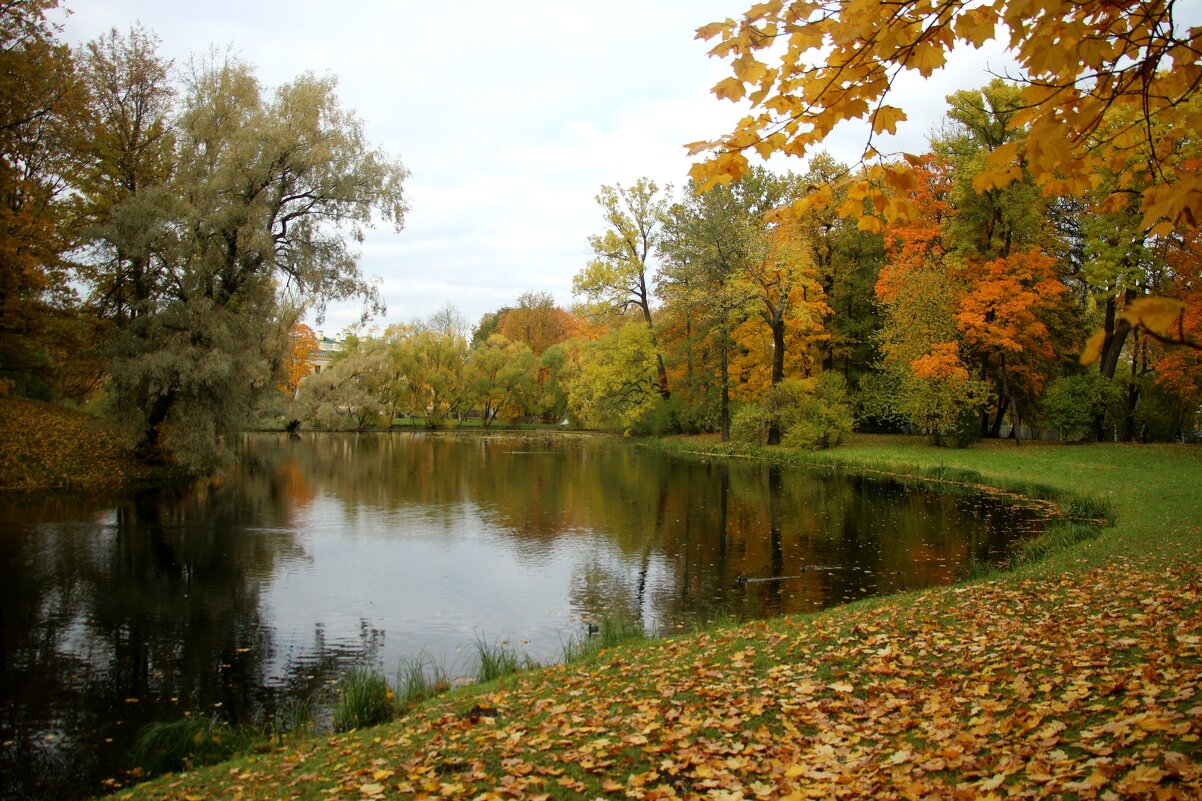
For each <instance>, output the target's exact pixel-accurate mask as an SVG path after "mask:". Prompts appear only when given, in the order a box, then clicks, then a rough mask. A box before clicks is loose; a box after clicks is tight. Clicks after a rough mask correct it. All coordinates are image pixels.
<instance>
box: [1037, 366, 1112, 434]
mask: <svg viewBox="0 0 1202 801" xmlns="http://www.w3.org/2000/svg"><path fill="white" fill-rule="evenodd" d="M1113 392H1114V387H1113V384H1111V382H1109V381H1107V380H1106V379H1105V378H1103V377H1102V376H1101V374H1099V373H1098V372H1097V371H1094V370H1091V371H1089V372H1087V373H1079V374H1077V375H1067V376H1061V377H1060V378H1057V379H1056V380H1054V381H1052V383H1051V384H1049V385H1048V388H1047V392H1045V393H1044V396H1043V416H1044V419H1045V420H1046V421H1047V422H1048V423H1049V424H1050V425H1051V426H1052V427H1054V428H1055V429H1056V431H1057V433H1058V434H1059V435H1060V438H1061V439H1065V440H1068V441H1070V442H1076V441H1078V440H1082V439H1085V438H1086V437H1087V436H1089V434H1090V433H1091V431H1092V430H1093V427H1094V424H1095V422H1096V421H1097V419H1098V418H1099V417H1100V416H1101V415H1103V414H1104V412H1105V410H1106V407H1107V406H1108V405H1109V404H1110V403H1111V399H1112V396H1113Z"/></svg>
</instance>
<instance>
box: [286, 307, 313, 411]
mask: <svg viewBox="0 0 1202 801" xmlns="http://www.w3.org/2000/svg"><path fill="white" fill-rule="evenodd" d="M319 349H320V348H319V346H318V344H317V336H316V335H315V334H314V333H313V329H312V328H310V327H309V326H307V325H305V324H304V323H297V324H296V325H294V326H293V327H292V330H291V331H289V332H288V354H287V356H286V357H285V360H284V364H283V369H282V371H281V372H282V374H283V378H282V380H281V381H280V383H279V384H278V388H279V390H280V392H283V393H285V394H287V395H295V394H296V391H297V390H298V389H299V388H300V385H301V381H303V380H305V379H306V378H307V377H309V376H310V375H312V374H313V357H314V356H315V355H317V352H318V350H319Z"/></svg>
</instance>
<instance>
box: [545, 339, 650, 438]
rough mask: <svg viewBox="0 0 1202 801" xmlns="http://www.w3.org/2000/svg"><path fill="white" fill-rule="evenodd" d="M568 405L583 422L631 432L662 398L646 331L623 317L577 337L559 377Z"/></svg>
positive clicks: (642, 421) (640, 424)
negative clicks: (599, 332) (597, 333)
mask: <svg viewBox="0 0 1202 801" xmlns="http://www.w3.org/2000/svg"><path fill="white" fill-rule="evenodd" d="M565 385H566V389H567V397H568V405H569V408H570V409H571V410H572V414H573V415H574V416H575V417H576V419H577V420H580V421H581V422H582V423H584V425H586V426H607V425H613V426H616V427H617V428H618V429H619V430H621V431H623V432H625V433H628V434H629V433H632V432H634V431H635V430H636V429H638V428H640V427H641V426H643V425H644V424H645V421H646V420H647V419H648V418H649V417H650V416H651V414H652V413H653V411H654V410H655V407H656V404H657V403H660V402H662V396H661V395H660V393H659V370H658V367H657V363H656V350H655V345H654V343H653V341H652V338H651V331H650V329H649V328H648V327H647V324H646V323H644V322H632V323H627V324H626V325H623V326H621V327H619V328H615V329H612V330H610V331H609V332H607V333H606V334H604V335H603V336H602V337H600V338H599V339H596V340H589V341H586V342H583V343H581V345H580V352H579V354H578V355H577V358H576V359H575V360H574V361H573V364H572V367H571V369H570V371H569V372H568V374H567V376H566V378H565Z"/></svg>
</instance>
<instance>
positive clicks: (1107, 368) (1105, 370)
mask: <svg viewBox="0 0 1202 801" xmlns="http://www.w3.org/2000/svg"><path fill="white" fill-rule="evenodd" d="M1134 297H1135V293H1134V292H1132V291H1131V290H1130V289H1128V290H1126V292H1125V293H1124V296H1123V299H1124V301H1126V302H1130V301H1131V300H1132V299H1133V298H1134ZM1117 311H1118V302H1117V300H1116V299H1115V298H1114V297H1109V298H1107V299H1106V317H1105V319H1104V321H1103V323H1102V330H1104V331H1105V332H1106V339H1105V340H1104V341H1103V343H1102V355H1101V357H1100V358H1099V359H1098V370H1099V371H1100V372H1101V374H1102V377H1103V378H1105V379H1106V380H1107V381H1113V380H1114V371H1115V368H1117V367H1118V363H1119V356H1120V355H1122V352H1123V346H1124V345H1125V344H1126V343H1127V336H1128V335H1129V334H1130V333H1131V330H1132V329H1131V325H1130V324H1129V323H1128V322H1127V321H1126V320H1116V319H1115V317H1116V315H1117ZM1094 427H1095V430H1096V432H1097V440H1098V442H1102V441H1103V440H1105V439H1106V418H1105V414H1104V413H1102V412H1099V413H1098V416H1097V418H1096V419H1095V421H1094Z"/></svg>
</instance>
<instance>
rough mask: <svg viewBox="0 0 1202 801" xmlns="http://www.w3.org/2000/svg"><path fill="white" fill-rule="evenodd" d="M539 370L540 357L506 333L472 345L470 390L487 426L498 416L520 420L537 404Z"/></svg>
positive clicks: (468, 365)
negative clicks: (536, 377) (537, 374)
mask: <svg viewBox="0 0 1202 801" xmlns="http://www.w3.org/2000/svg"><path fill="white" fill-rule="evenodd" d="M538 369H539V362H538V358H537V357H535V355H534V352H533V351H531V350H530V347H529V346H528V345H527V344H526V343H525V342H513V341H511V340H509V339H506V338H505V336H503V335H502V334H493V335H492V336H491V337H489V338H488V341H487V342H485V343H483V344H481V345H477V346H476V347H474V348H472V350H471V353H470V355H469V356H468V362H467V373H466V383H467V392H468V397H469V402H470V403H471V405H472V406H473V407H474V408H477V409H479V411H480V418H481V420H482V422H483V425H484V426H485V427H486V428H487V427H489V426H491V425H492V424H493V422H494V421H495V420H497V419H498V418H500V419H509V420H515V421H516V420H518V419H520V418H521V417H523V416H525V415H526V413H527V411H528V410H530V409H531V408H534V407H535V406H536V405H537V402H538V385H537V383H536V382H535V376H536V373H537V372H538Z"/></svg>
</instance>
